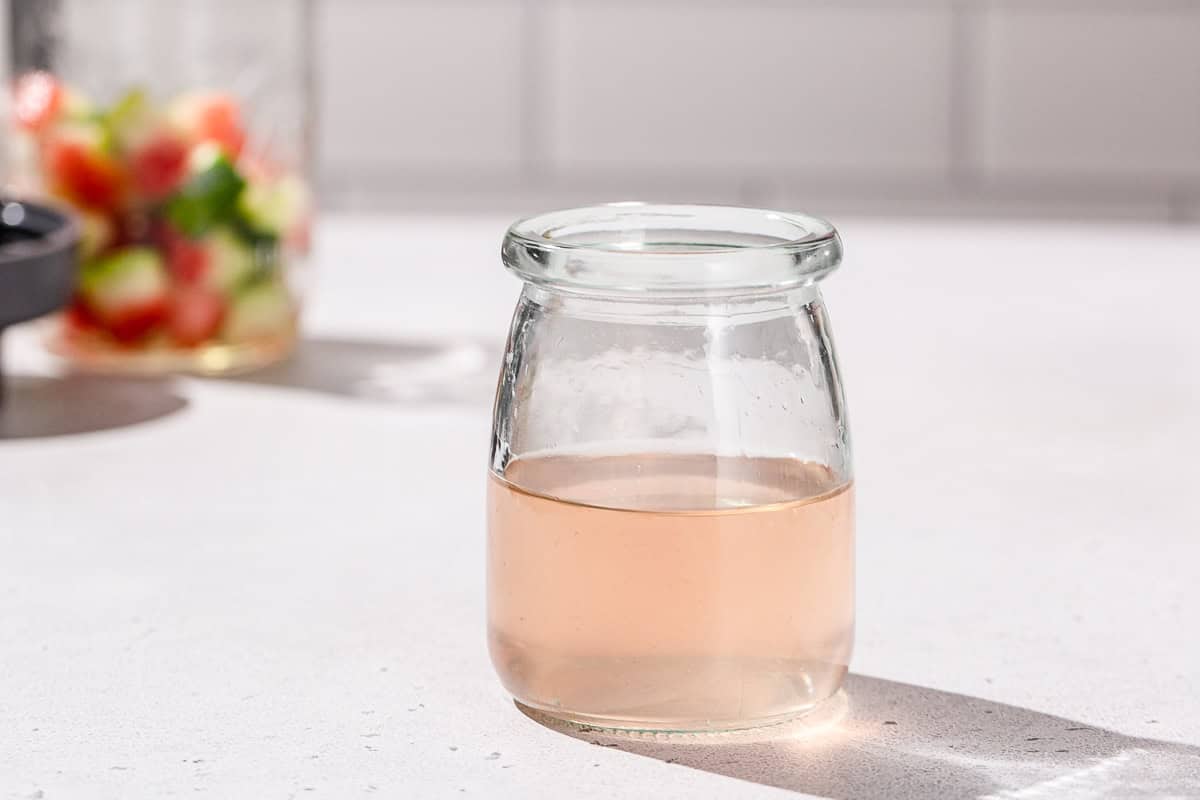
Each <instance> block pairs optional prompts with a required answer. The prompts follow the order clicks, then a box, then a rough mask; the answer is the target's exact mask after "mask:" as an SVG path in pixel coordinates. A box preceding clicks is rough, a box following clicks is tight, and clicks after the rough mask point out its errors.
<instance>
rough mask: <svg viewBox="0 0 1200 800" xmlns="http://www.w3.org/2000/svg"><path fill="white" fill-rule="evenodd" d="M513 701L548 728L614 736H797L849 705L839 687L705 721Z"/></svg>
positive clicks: (833, 720)
mask: <svg viewBox="0 0 1200 800" xmlns="http://www.w3.org/2000/svg"><path fill="white" fill-rule="evenodd" d="M513 702H514V703H515V704H516V706H517V708H518V709H519V710H520V711H521V713H523V714H525V715H526V716H527V717H529V718H530V719H533V720H534V721H536V722H539V723H541V724H542V725H545V726H546V727H548V728H552V729H555V730H559V731H561V732H563V733H567V734H569V735H570V734H576V733H589V732H596V731H599V732H603V733H609V734H616V735H633V736H639V735H643V736H654V737H661V736H666V737H672V736H683V737H688V738H692V737H703V736H705V735H708V734H712V735H727V734H747V733H760V732H761V733H763V734H769V735H775V734H780V735H783V734H785V733H786V734H787V735H789V736H792V735H801V734H803V733H816V732H818V731H821V730H824V729H826V728H829V727H831V726H833V725H836V724H837V723H838V722H839V721H841V719H842V718H843V717H844V716H845V714H846V711H847V709H848V708H849V704H848V702H847V700H846V693H845V692H844V691H843V690H841V689H839V690H838V691H837V692H835V693H834V694H833V695H832V696H830V697H827V698H825V699H824V700H820V701H818V702H816V703H813V704H811V705H807V706H803V707H801V708H796V709H793V710H790V711H786V712H783V713H780V714H773V715H771V716H767V717H756V718H753V719H731V720H721V719H706V720H655V719H620V718H615V717H601V716H596V715H592V714H580V713H575V712H571V711H565V710H563V709H561V708H545V707H542V706H538V705H535V704H531V703H528V702H525V701H523V700H519V699H515V698H514V700H513Z"/></svg>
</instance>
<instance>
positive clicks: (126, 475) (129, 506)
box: [0, 218, 1200, 800]
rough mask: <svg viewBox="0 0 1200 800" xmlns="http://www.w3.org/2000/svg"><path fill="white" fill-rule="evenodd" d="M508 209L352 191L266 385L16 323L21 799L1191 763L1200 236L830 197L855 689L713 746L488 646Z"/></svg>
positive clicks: (1199, 662) (6, 437)
mask: <svg viewBox="0 0 1200 800" xmlns="http://www.w3.org/2000/svg"><path fill="white" fill-rule="evenodd" d="M503 222H504V221H503V220H499V219H487V218H480V219H470V220H467V219H463V220H455V219H441V220H422V219H387V218H377V219H367V218H333V219H330V220H328V221H327V222H326V223H325V224H324V226H323V228H322V230H321V234H322V236H321V238H320V241H319V259H318V261H319V270H318V279H317V286H316V292H315V295H314V297H315V300H314V303H313V305H312V313H311V315H310V318H309V325H308V336H309V340H308V342H307V343H306V344H305V345H304V347H303V349H302V350H301V352H300V354H299V356H298V357H297V360H296V361H295V362H294V363H293V364H292V365H290V366H288V367H284V368H280V369H276V370H273V371H271V372H269V373H267V374H265V375H263V376H260V377H257V378H255V377H250V378H246V379H241V380H233V381H210V380H192V379H184V380H177V381H163V382H153V381H151V382H145V381H142V382H139V381H129V380H116V381H103V380H98V379H89V378H79V377H74V378H60V377H53V376H54V375H56V374H57V373H56V366H55V365H54V364H53V362H52V361H51V360H50V359H49V358H48V357H46V356H44V355H43V354H42V353H41V352H40V351H39V349H38V347H37V344H36V337H35V336H34V334H33V332H32V331H31V330H30V329H28V328H25V329H15V330H13V331H11V332H10V334H9V335H7V336H6V337H5V338H6V341H5V353H4V355H5V357H6V359H7V364H8V366H9V368H10V369H11V371H12V372H14V373H15V374H16V378H15V379H14V380H13V381H12V385H11V386H10V389H11V392H10V404H9V407H8V408H7V409H6V410H5V411H4V412H2V413H0V797H3V798H10V797H12V798H47V800H58V799H59V798H157V797H163V796H167V795H175V796H209V797H236V798H254V799H255V800H257V799H259V798H288V797H298V798H309V797H312V798H321V797H329V798H348V797H357V796H360V795H361V796H367V795H369V794H371V793H375V794H376V795H378V796H382V797H397V798H401V797H403V798H410V797H412V798H425V797H432V798H440V797H450V798H453V797H462V796H467V797H486V798H508V797H518V798H521V797H556V798H566V797H578V798H614V797H621V798H626V797H628V798H634V797H647V796H654V797H659V798H697V797H720V798H743V797H795V796H796V793H797V792H800V793H804V794H809V795H816V796H827V797H839V798H840V797H854V798H906V797H983V796H989V795H990V796H993V797H1007V798H1034V797H1051V798H1075V797H1113V798H1118V797H1119V798H1126V797H1134V796H1139V797H1140V796H1145V797H1159V796H1167V795H1174V796H1200V644H1198V643H1197V638H1198V634H1197V631H1200V582H1198V581H1200V492H1198V491H1197V479H1198V478H1200V465H1198V462H1197V456H1196V453H1197V451H1198V450H1200V310H1198V309H1200V301H1198V298H1200V233H1197V232H1195V231H1191V232H1187V231H1181V230H1178V229H1176V230H1172V229H1167V228H1159V229H1148V228H1126V227H1113V226H1106V227H1103V228H1099V227H1096V228H1088V227H1035V226H1013V225H998V224H997V225H990V226H989V225H965V224H956V225H952V226H939V225H933V224H929V225H921V226H917V225H899V224H896V225H891V224H882V223H865V222H854V221H846V222H843V224H842V225H841V226H840V227H841V229H842V232H843V235H844V237H845V240H846V245H847V261H846V265H845V267H844V269H843V271H842V272H840V273H838V274H836V275H834V276H833V277H832V278H830V279H829V281H828V282H827V284H826V298H827V301H828V304H829V307H830V311H831V314H832V317H833V320H834V329H835V333H836V336H837V337H838V338H837V341H838V345H839V348H840V356H841V359H842V364H843V367H844V373H845V377H846V387H847V393H848V400H849V407H850V414H851V425H852V430H853V436H854V443H855V446H856V458H857V473H858V503H859V515H858V519H859V522H858V524H859V529H858V530H859V546H858V558H859V600H858V609H859V628H858V637H857V642H858V644H857V651H856V654H855V657H854V662H853V665H852V669H853V671H854V673H855V674H854V675H853V676H852V677H851V679H850V681H849V683H848V687H847V688H848V696H849V701H848V704H849V711H848V712H847V715H846V716H845V718H844V719H842V720H841V722H840V723H838V724H837V725H836V726H834V727H832V728H829V729H826V730H823V731H818V732H816V733H813V734H811V735H809V736H806V737H800V736H787V737H775V738H767V739H764V738H762V737H758V738H755V737H745V738H739V737H732V738H726V739H722V740H719V741H717V742H715V743H694V742H689V741H662V740H658V739H652V738H651V739H632V738H630V739H610V738H604V737H599V736H594V735H593V736H588V737H585V738H584V740H580V739H575V738H570V737H567V736H564V735H562V734H560V733H556V732H554V731H552V730H549V729H547V728H544V727H542V726H540V725H538V724H537V723H535V722H533V721H531V720H530V719H528V718H526V717H525V716H523V715H522V714H520V713H519V712H518V711H517V710H516V709H515V708H514V707H513V705H512V702H511V701H510V700H509V699H508V698H507V697H506V696H505V694H504V692H503V690H502V689H501V688H500V686H499V684H498V683H497V681H496V680H495V678H494V677H493V674H492V671H491V667H490V665H489V663H488V660H487V654H486V650H485V645H484V624H483V623H484V618H483V487H484V480H483V479H484V469H485V464H486V455H487V453H486V450H487V443H488V430H489V424H490V419H489V415H490V402H491V391H492V380H493V377H494V374H495V371H496V368H497V363H498V361H497V359H498V350H499V347H500V344H501V341H502V338H503V336H504V333H505V331H506V326H507V321H508V316H509V314H510V312H511V309H512V304H513V301H514V299H515V296H516V293H517V289H518V286H517V283H516V281H515V280H514V279H512V278H510V277H509V276H507V275H506V274H505V273H504V272H503V270H502V269H501V267H500V265H499V263H498V258H497V251H498V245H499V238H500V235H501V233H502V230H503ZM891 723H894V724H891ZM593 741H596V742H599V743H600V744H601V745H615V746H596V745H594V744H592V742H593Z"/></svg>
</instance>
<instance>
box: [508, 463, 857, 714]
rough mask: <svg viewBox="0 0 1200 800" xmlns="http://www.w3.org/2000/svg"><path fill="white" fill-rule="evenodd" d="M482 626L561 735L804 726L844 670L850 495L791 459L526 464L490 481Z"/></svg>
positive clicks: (520, 691)
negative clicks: (590, 728) (787, 722)
mask: <svg viewBox="0 0 1200 800" xmlns="http://www.w3.org/2000/svg"><path fill="white" fill-rule="evenodd" d="M488 616H489V620H488V621H489V645H490V648H491V653H492V660H493V663H494V664H495V666H496V669H497V671H498V672H499V673H500V677H501V680H502V681H503V682H504V685H505V686H506V687H507V688H508V689H509V691H511V692H512V693H513V695H514V696H515V697H516V698H517V699H518V700H520V701H522V702H524V703H526V704H527V705H530V706H533V707H535V708H538V709H541V710H543V711H546V712H548V713H551V714H554V715H557V716H561V717H563V718H566V719H572V720H575V721H577V722H584V723H591V724H598V725H611V726H614V727H626V728H645V729H664V730H705V729H718V728H737V727H745V726H748V725H753V724H758V723H762V722H765V721H770V720H771V719H772V718H781V717H785V716H787V715H792V714H796V713H799V712H802V711H804V710H806V709H808V708H811V707H812V706H813V705H815V704H816V703H817V702H819V701H820V700H823V699H825V698H826V697H829V696H830V695H832V694H833V693H834V692H835V691H836V690H837V688H838V687H839V686H840V685H841V681H842V678H843V677H844V675H845V672H846V665H847V663H848V660H849V656H850V649H851V643H852V639H853V628H854V510H853V490H852V487H851V485H849V484H845V483H838V482H837V481H835V479H834V478H833V476H832V475H831V474H830V472H829V470H828V469H827V468H825V467H823V466H818V465H815V464H810V463H806V462H801V461H796V460H789V459H752V458H725V457H715V456H702V455H632V456H612V457H565V456H555V457H543V458H534V459H518V460H516V461H513V462H511V463H510V464H509V466H508V468H507V470H506V472H505V475H504V476H503V477H499V476H497V475H494V474H493V475H492V476H491V477H490V479H489V486H488Z"/></svg>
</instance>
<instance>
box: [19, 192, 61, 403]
mask: <svg viewBox="0 0 1200 800" xmlns="http://www.w3.org/2000/svg"><path fill="white" fill-rule="evenodd" d="M78 244H79V234H78V229H77V228H76V226H75V224H74V223H73V222H72V220H71V219H70V218H69V217H68V216H66V215H65V214H62V213H60V212H58V211H55V210H53V209H50V208H45V207H43V206H39V205H34V204H32V203H25V202H22V201H19V200H13V199H6V198H4V197H0V334H2V333H3V332H4V329H5V328H7V327H8V326H9V325H14V324H16V323H18V322H25V321H27V320H31V319H35V318H37V317H41V316H43V315H45V314H49V313H51V312H53V311H58V310H59V309H61V308H63V307H64V306H65V305H67V303H69V302H70V301H71V297H72V292H73V291H74V286H75V273H76V267H77V263H78V261H77V258H76V252H77V251H76V248H77V245H78ZM2 366H3V364H2V363H0V367H2ZM2 381H3V375H0V400H3V397H4V394H3V389H4V387H3V383H2Z"/></svg>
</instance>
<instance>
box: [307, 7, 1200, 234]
mask: <svg viewBox="0 0 1200 800" xmlns="http://www.w3.org/2000/svg"><path fill="white" fill-rule="evenodd" d="M314 11H315V14H316V20H317V23H316V37H317V47H316V53H317V56H318V58H319V67H318V69H317V71H316V82H317V86H318V103H319V112H318V113H319V120H320V122H319V131H318V137H317V138H318V148H319V153H320V160H319V167H318V176H319V180H320V185H321V187H322V188H323V190H324V191H323V196H324V199H325V201H326V204H327V205H328V206H331V207H335V208H337V207H352V208H374V207H378V206H387V207H390V208H398V209H422V210H430V209H437V210H444V211H461V210H468V209H469V210H491V209H498V210H500V209H502V210H510V209H511V210H528V209H531V208H550V207H555V206H563V205H570V204H573V203H579V202H585V201H592V200H596V199H612V198H623V197H632V196H638V197H646V198H672V199H683V200H707V201H721V202H726V201H727V202H736V203H748V204H755V205H761V206H766V207H783V208H813V209H821V211H822V213H827V214H847V213H850V214H870V215H902V216H927V215H947V214H949V215H971V216H1000V217H1043V216H1044V217H1056V218H1063V217H1066V218H1129V219H1142V220H1153V221H1159V222H1165V221H1171V222H1186V223H1196V222H1200V4H1197V3H1194V2H1190V1H1189V0H1048V1H1047V2H1042V1H1041V0H1037V1H1035V0H1025V1H1021V0H1011V1H1007V2H1006V1H1004V0H996V1H994V2H988V1H987V0H916V2H904V3H900V2H893V1H892V0H854V2H829V1H823V0H699V2H697V1H695V0H650V2H632V1H630V0H616V1H615V2H614V1H613V0H479V1H478V2H472V1H471V0H437V1H436V2H435V1H432V0H430V1H427V2H416V1H409V0H337V2H334V0H317V2H316V5H315V9H314Z"/></svg>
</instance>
